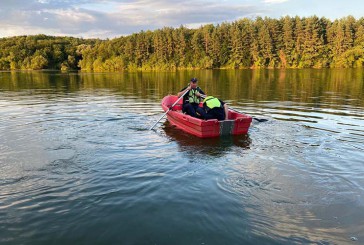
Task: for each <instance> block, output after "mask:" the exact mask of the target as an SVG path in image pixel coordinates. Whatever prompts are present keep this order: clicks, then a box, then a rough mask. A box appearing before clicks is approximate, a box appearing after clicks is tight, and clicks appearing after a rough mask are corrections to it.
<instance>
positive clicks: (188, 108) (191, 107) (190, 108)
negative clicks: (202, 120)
mask: <svg viewBox="0 0 364 245" xmlns="http://www.w3.org/2000/svg"><path fill="white" fill-rule="evenodd" d="M186 89H187V87H184V88H183V89H182V90H181V91H180V92H182V91H184V90H186ZM192 92H193V93H195V92H199V93H200V94H205V93H204V91H202V89H201V88H200V87H197V88H196V89H193V91H192ZM198 106H199V103H190V92H188V93H186V94H185V96H183V107H182V112H184V113H186V114H188V115H190V116H193V117H197V114H196V110H197V108H198Z"/></svg>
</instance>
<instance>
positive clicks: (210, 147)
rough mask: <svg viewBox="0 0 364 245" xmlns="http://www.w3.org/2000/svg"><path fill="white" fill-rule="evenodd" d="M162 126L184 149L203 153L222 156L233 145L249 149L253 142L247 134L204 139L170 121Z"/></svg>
mask: <svg viewBox="0 0 364 245" xmlns="http://www.w3.org/2000/svg"><path fill="white" fill-rule="evenodd" d="M162 128H163V130H164V132H165V133H166V135H167V136H168V137H169V138H170V139H171V140H173V141H175V142H177V144H178V145H179V147H180V148H181V149H183V151H188V152H196V153H201V154H203V155H205V154H208V155H211V156H220V155H224V154H225V153H226V152H228V151H230V148H231V147H234V146H235V147H240V148H242V149H249V148H250V144H251V139H250V137H249V135H247V134H246V135H231V136H224V137H214V138H204V139H203V138H198V137H196V136H193V135H190V134H188V133H186V132H184V131H182V130H180V129H178V128H176V127H175V126H172V125H171V124H170V123H169V122H168V121H166V122H165V123H164V124H163V127H162Z"/></svg>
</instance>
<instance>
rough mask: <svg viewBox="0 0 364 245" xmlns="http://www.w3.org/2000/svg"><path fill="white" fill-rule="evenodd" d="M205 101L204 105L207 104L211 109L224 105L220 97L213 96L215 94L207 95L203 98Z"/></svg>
mask: <svg viewBox="0 0 364 245" xmlns="http://www.w3.org/2000/svg"><path fill="white" fill-rule="evenodd" d="M203 103H204V105H206V106H207V108H209V109H210V110H211V109H212V108H216V107H218V108H221V107H222V105H221V102H220V100H219V99H217V98H215V97H213V96H207V97H206V98H205V99H204V100H203Z"/></svg>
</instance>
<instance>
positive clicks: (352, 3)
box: [0, 0, 364, 39]
mask: <svg viewBox="0 0 364 245" xmlns="http://www.w3.org/2000/svg"><path fill="white" fill-rule="evenodd" d="M287 15H288V16H300V17H308V16H313V15H316V16H318V17H326V18H328V19H331V20H334V19H340V18H342V17H346V16H348V15H352V16H354V17H355V18H357V19H358V18H361V17H364V4H363V3H362V0H345V1H344V0H240V1H238V0H169V1H167V0H0V37H9V36H19V35H35V34H46V35H54V36H73V37H82V38H101V39H106V38H114V37H119V36H125V35H129V34H132V33H137V32H140V31H142V30H144V31H147V30H156V29H159V28H163V27H166V26H167V27H174V28H177V27H180V26H181V25H183V26H185V27H187V28H198V27H200V26H202V25H205V24H209V23H212V24H218V23H222V22H232V21H234V20H237V19H241V18H251V19H254V18H256V17H257V16H262V17H265V16H267V17H271V18H280V17H282V16H287Z"/></svg>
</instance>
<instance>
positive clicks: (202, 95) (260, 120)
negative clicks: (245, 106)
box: [200, 94, 268, 122]
mask: <svg viewBox="0 0 364 245" xmlns="http://www.w3.org/2000/svg"><path fill="white" fill-rule="evenodd" d="M200 97H201V98H206V95H204V94H201V95H200ZM229 110H232V111H235V112H237V113H240V114H243V113H242V112H240V111H238V110H235V109H234V108H231V107H230V106H229ZM253 119H254V120H256V121H258V122H266V121H268V119H264V118H261V119H259V118H256V117H253Z"/></svg>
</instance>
